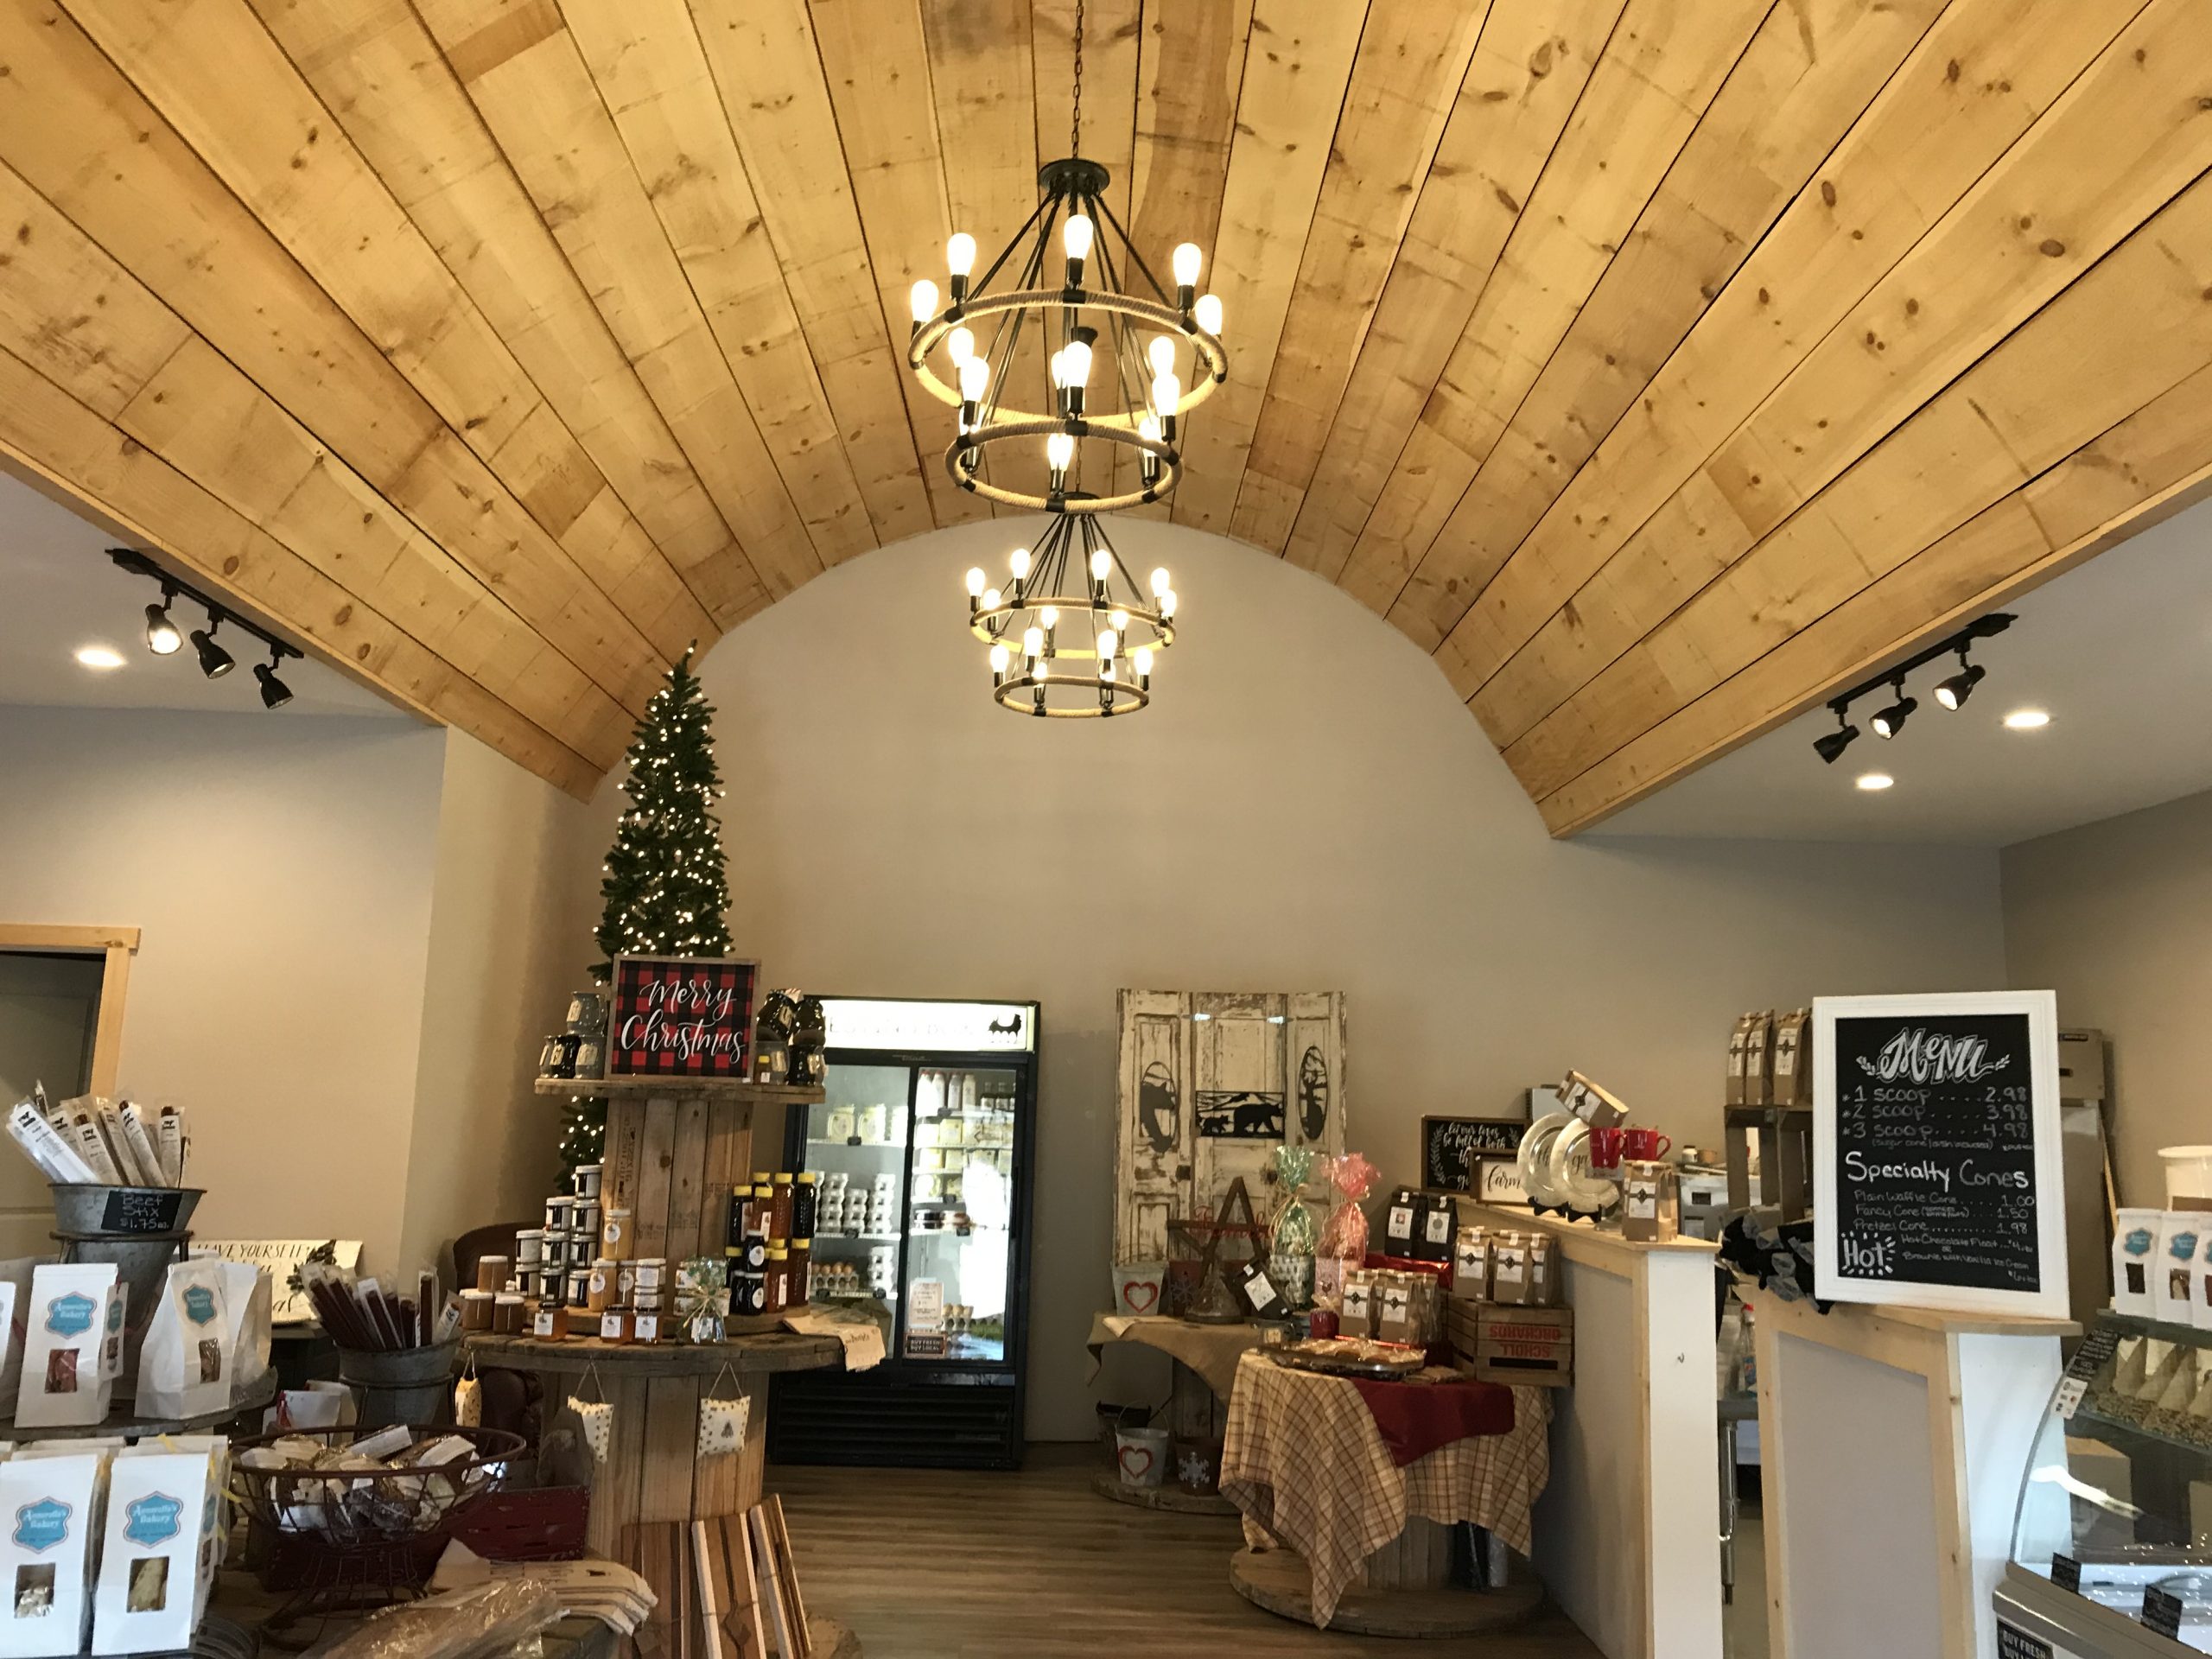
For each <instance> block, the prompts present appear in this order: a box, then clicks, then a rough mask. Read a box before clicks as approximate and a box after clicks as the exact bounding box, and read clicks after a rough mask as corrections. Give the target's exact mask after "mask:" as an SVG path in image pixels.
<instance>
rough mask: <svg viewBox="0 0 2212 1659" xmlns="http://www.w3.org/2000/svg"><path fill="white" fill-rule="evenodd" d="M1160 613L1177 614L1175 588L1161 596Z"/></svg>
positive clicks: (1166, 614) (1165, 614)
mask: <svg viewBox="0 0 2212 1659" xmlns="http://www.w3.org/2000/svg"><path fill="white" fill-rule="evenodd" d="M1160 614H1161V615H1162V616H1173V615H1174V614H1175V590H1174V589H1173V588H1169V589H1168V590H1167V591H1166V593H1164V594H1161V595H1160Z"/></svg>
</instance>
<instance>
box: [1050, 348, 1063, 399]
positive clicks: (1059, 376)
mask: <svg viewBox="0 0 2212 1659" xmlns="http://www.w3.org/2000/svg"><path fill="white" fill-rule="evenodd" d="M1047 367H1048V370H1049V372H1051V374H1052V390H1053V391H1066V390H1067V384H1068V371H1067V353H1066V352H1065V351H1058V352H1054V353H1052V358H1051V360H1050V362H1049V363H1048V365H1047Z"/></svg>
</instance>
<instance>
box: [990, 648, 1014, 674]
mask: <svg viewBox="0 0 2212 1659" xmlns="http://www.w3.org/2000/svg"><path fill="white" fill-rule="evenodd" d="M1013 660H1014V653H1013V652H1010V651H1008V650H1007V648H1006V647H1005V646H1004V645H993V646H992V647H991V672H992V673H994V674H1003V673H1005V672H1006V667H1007V664H1008V663H1010V662H1012V661H1013Z"/></svg>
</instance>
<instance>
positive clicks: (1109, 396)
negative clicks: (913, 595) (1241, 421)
mask: <svg viewBox="0 0 2212 1659" xmlns="http://www.w3.org/2000/svg"><path fill="white" fill-rule="evenodd" d="M1083 14H1084V8H1083V3H1082V0H1077V4H1076V8H1075V54H1074V69H1075V73H1074V94H1073V99H1072V109H1073V118H1072V120H1071V125H1070V134H1069V143H1068V149H1069V154H1068V156H1067V157H1066V159H1065V160H1062V161H1057V162H1048V163H1046V166H1045V167H1043V168H1040V169H1039V172H1038V175H1037V184H1038V189H1039V197H1040V199H1039V201H1038V204H1037V209H1036V211H1035V212H1034V213H1031V214H1030V215H1029V218H1028V219H1027V221H1026V222H1025V223H1024V224H1023V225H1022V226H1021V228H1020V230H1018V231H1016V232H1014V237H1013V238H1012V239H1011V240H1010V241H1009V242H1007V245H1006V246H1005V247H1004V248H1003V249H1001V251H1000V253H999V256H998V257H997V258H995V259H994V260H992V261H991V263H990V264H989V265H988V266H987V267H986V268H985V269H984V270H983V273H982V276H981V277H977V276H976V238H974V237H972V236H970V235H969V234H968V233H967V232H964V231H962V232H957V233H956V234H955V235H954V236H953V237H952V238H951V240H950V241H949V242H948V243H947V244H946V245H945V264H946V268H947V270H948V272H949V277H950V280H949V283H948V285H947V289H946V292H945V295H944V296H943V297H944V299H945V300H946V303H945V304H944V308H942V309H940V308H939V307H938V302H939V299H940V295H939V293H938V285H937V284H936V283H934V282H932V281H930V280H929V279H927V278H924V279H923V280H922V281H920V282H918V283H915V284H914V288H913V295H912V302H913V319H914V327H913V334H912V338H911V339H910V340H909V341H908V343H907V348H906V363H907V366H908V367H910V368H911V369H912V370H913V372H914V373H915V376H916V377H917V378H918V379H919V380H920V382H921V384H922V385H924V386H925V388H927V389H928V391H930V393H931V395H932V396H933V397H938V399H940V400H941V401H943V402H944V403H946V404H950V405H952V406H953V407H954V408H955V409H956V410H957V411H958V415H957V422H956V424H955V427H954V430H953V434H952V437H951V441H950V442H949V443H948V444H947V445H946V448H945V452H944V464H945V468H946V470H947V471H948V472H949V473H950V474H951V475H952V477H953V479H954V480H955V481H956V482H957V483H958V484H959V485H960V486H961V487H962V488H963V489H966V490H972V491H974V492H975V493H977V494H979V495H982V496H983V497H985V498H986V499H989V500H992V501H995V502H998V503H1000V504H1001V505H1007V506H1014V507H1030V508H1035V509H1038V510H1040V511H1042V512H1049V513H1052V514H1053V515H1055V516H1054V518H1053V519H1052V524H1050V526H1049V527H1048V528H1047V529H1046V531H1045V532H1044V533H1043V535H1042V536H1041V537H1039V538H1038V541H1037V543H1036V546H1035V547H1034V549H1030V548H1017V549H1015V550H1014V552H1013V555H1012V557H1011V562H1010V563H1011V569H1012V575H1011V578H1010V580H1009V582H1007V585H1006V586H1004V587H996V586H992V585H989V583H988V580H987V578H986V577H985V576H984V575H983V573H982V571H981V570H980V569H977V570H971V571H969V573H968V598H969V620H970V623H971V626H973V627H974V630H975V632H976V637H977V638H978V639H982V640H983V641H984V642H985V644H986V645H988V647H989V651H990V660H991V675H992V687H993V694H994V695H995V696H996V697H997V699H998V701H999V702H1000V704H1001V706H1002V707H1005V708H1008V709H1020V711H1022V712H1024V713H1028V714H1034V715H1065V716H1077V715H1112V714H1116V713H1119V712H1126V711H1128V710H1131V709H1141V708H1143V707H1144V706H1145V704H1146V703H1147V702H1149V701H1150V695H1149V692H1150V683H1151V677H1152V659H1153V655H1154V652H1159V651H1162V650H1164V649H1166V646H1167V645H1169V644H1170V643H1172V642H1173V639H1174V637H1175V629H1174V624H1173V617H1174V612H1175V594H1174V590H1173V588H1172V587H1170V586H1169V584H1168V580H1167V575H1166V572H1165V571H1164V570H1155V571H1154V572H1153V573H1152V582H1151V585H1150V588H1149V590H1148V591H1147V589H1146V588H1140V587H1139V586H1138V585H1137V583H1136V582H1135V578H1134V577H1132V576H1131V575H1129V573H1128V569H1126V568H1124V566H1123V565H1122V558H1121V556H1120V554H1119V553H1117V552H1116V550H1115V549H1114V547H1113V544H1112V543H1111V542H1110V541H1109V539H1108V538H1107V536H1106V532H1105V530H1104V528H1103V524H1102V523H1101V522H1100V518H1099V515H1101V514H1103V513H1107V512H1114V511H1115V510H1116V509H1118V508H1123V507H1134V506H1137V505H1141V504H1143V503H1145V502H1147V501H1158V500H1160V499H1163V498H1164V497H1166V495H1168V494H1169V493H1172V492H1173V489H1174V488H1175V485H1176V482H1177V480H1179V478H1180V477H1181V475H1182V470H1183V456H1182V452H1181V449H1180V448H1179V435H1180V428H1181V425H1182V422H1183V419H1184V417H1185V416H1186V415H1188V413H1189V412H1190V411H1191V410H1192V409H1193V408H1195V407H1196V406H1197V405H1198V404H1201V403H1203V402H1205V399H1206V398H1207V397H1210V396H1211V394H1212V392H1213V390H1214V388H1215V387H1216V386H1217V385H1220V384H1221V383H1222V382H1223V381H1224V380H1225V379H1227V378H1229V353H1227V351H1226V350H1224V347H1223V346H1222V342H1221V326H1222V315H1221V301H1220V300H1219V299H1218V298H1217V297H1216V296H1213V295H1211V294H1202V293H1200V292H1199V291H1198V277H1199V273H1200V271H1201V270H1202V269H1203V267H1204V264H1205V256H1204V255H1203V254H1202V253H1201V251H1200V250H1199V248H1198V245H1197V244H1196V243H1194V242H1185V243H1183V244H1181V245H1179V246H1178V247H1177V248H1176V249H1175V250H1174V251H1173V253H1172V254H1171V255H1170V256H1169V260H1168V269H1169V274H1170V275H1171V276H1172V277H1173V279H1174V280H1173V292H1172V294H1171V292H1170V291H1169V290H1168V289H1166V288H1163V287H1162V286H1161V285H1160V280H1159V278H1157V277H1154V275H1153V272H1152V268H1151V267H1150V266H1149V265H1147V264H1146V263H1145V261H1144V259H1143V257H1142V256H1141V255H1140V254H1139V253H1138V252H1137V251H1136V249H1135V246H1134V245H1131V243H1130V240H1129V235H1128V231H1126V230H1125V229H1123V228H1122V222H1121V220H1120V219H1116V217H1115V215H1114V210H1113V209H1112V207H1109V206H1108V205H1107V201H1106V191H1107V187H1108V186H1109V183H1110V182H1111V175H1109V173H1108V172H1107V170H1106V169H1105V168H1103V167H1101V166H1100V165H1099V164H1098V163H1097V162H1091V161H1086V160H1084V158H1083V155H1082V137H1083V33H1084V15H1083ZM1001 277H1003V278H1004V282H1003V283H1002V285H1001V287H1000V288H998V289H995V290H994V289H993V287H992V284H993V283H996V282H1000V280H1001ZM1146 290H1149V292H1148V295H1147V291H1146ZM1022 384H1026V385H1027V386H1029V387H1030V388H1031V389H1032V390H1031V391H1029V392H1027V393H1024V392H1020V391H1014V390H1012V389H1013V388H1014V387H1016V386H1017V385H1022ZM1078 526H1079V528H1078ZM1071 569H1072V574H1070V572H1071ZM1078 623H1080V626H1081V637H1080V638H1079V639H1077V638H1074V637H1073V636H1072V635H1071V637H1070V641H1069V643H1068V644H1066V645H1062V643H1061V639H1062V637H1063V636H1064V635H1069V634H1070V631H1071V630H1074V629H1077V626H1078ZM1133 629H1135V632H1134V633H1133V632H1132V630H1133ZM1094 645H1095V649H1094V648H1093V647H1094ZM1074 661H1080V662H1084V663H1087V664H1089V666H1088V667H1087V668H1086V669H1085V670H1084V671H1082V672H1080V673H1078V674H1070V673H1068V672H1067V671H1066V669H1065V664H1068V663H1070V662H1074Z"/></svg>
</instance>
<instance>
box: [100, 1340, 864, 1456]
mask: <svg viewBox="0 0 2212 1659" xmlns="http://www.w3.org/2000/svg"><path fill="white" fill-rule="evenodd" d="M467 1350H468V1352H469V1354H470V1355H471V1356H472V1357H474V1359H475V1361H476V1363H478V1364H479V1365H503V1366H505V1367H507V1368H508V1369H509V1370H523V1371H545V1372H550V1373H552V1374H555V1375H557V1376H582V1375H583V1374H584V1373H585V1372H587V1371H594V1370H595V1371H597V1372H599V1373H600V1374H601V1376H607V1377H609V1378H610V1379H611V1378H612V1377H613V1375H614V1374H615V1373H618V1372H619V1373H620V1375H621V1376H623V1377H625V1378H641V1377H655V1376H688V1377H693V1378H713V1377H715V1376H720V1375H721V1372H722V1370H723V1368H724V1367H728V1370H729V1372H730V1374H731V1375H732V1376H768V1375H769V1374H771V1373H772V1372H775V1371H815V1370H825V1369H827V1368H828V1367H829V1366H832V1365H836V1364H837V1363H840V1362H841V1361H842V1358H843V1354H844V1347H843V1344H842V1343H840V1342H839V1341H838V1340H837V1339H836V1338H835V1337H810V1336H804V1335H801V1334H800V1333H799V1332H795V1331H777V1332H763V1333H761V1334H760V1335H759V1336H751V1337H734V1338H731V1339H730V1340H728V1341H727V1342H601V1340H600V1339H599V1338H597V1337H571V1338H566V1339H565V1340H563V1341H558V1342H556V1341H554V1340H552V1339H551V1338H541V1337H486V1336H471V1337H469V1338H467ZM88 1432H89V1431H88Z"/></svg>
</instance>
